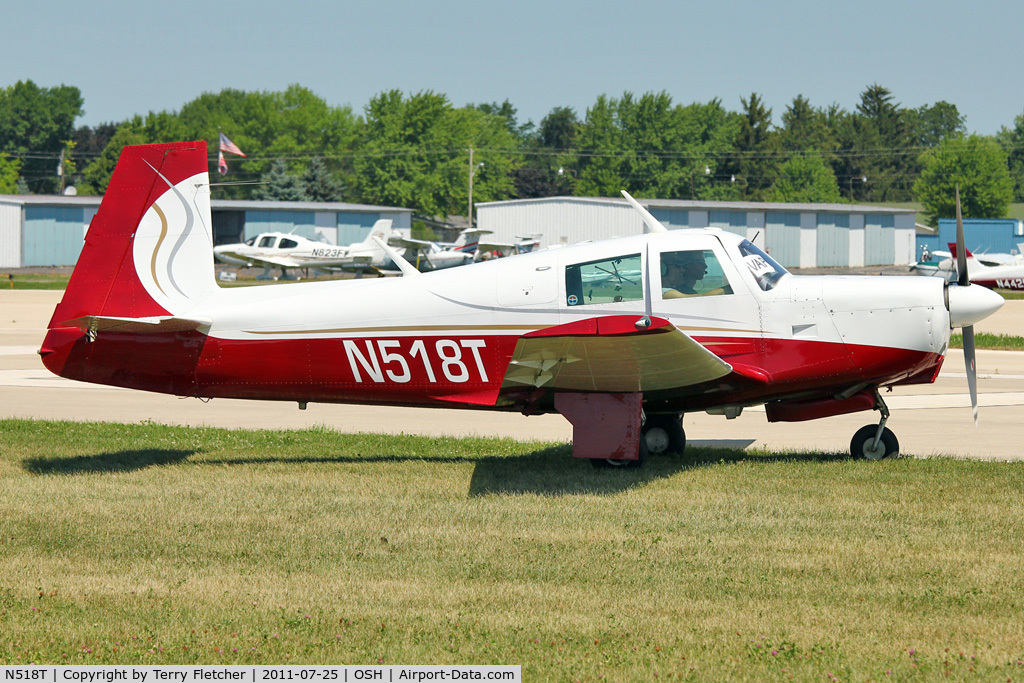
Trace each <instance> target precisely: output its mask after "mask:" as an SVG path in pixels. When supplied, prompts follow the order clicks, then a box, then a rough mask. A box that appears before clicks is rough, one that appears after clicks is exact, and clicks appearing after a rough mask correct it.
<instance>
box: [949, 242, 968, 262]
mask: <svg viewBox="0 0 1024 683" xmlns="http://www.w3.org/2000/svg"><path fill="white" fill-rule="evenodd" d="M946 246H948V247H949V253H950V254H952V255H953V260H954V261H955V260H956V242H947V243H946ZM964 255H965V256H966V257H967V258H974V254H972V253H971V250H970V249H968V248H967V247H964Z"/></svg>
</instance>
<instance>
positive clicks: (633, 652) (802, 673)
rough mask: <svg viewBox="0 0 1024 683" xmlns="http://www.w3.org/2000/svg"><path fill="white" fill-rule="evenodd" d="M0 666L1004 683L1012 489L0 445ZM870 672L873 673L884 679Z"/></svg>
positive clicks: (931, 468)
mask: <svg viewBox="0 0 1024 683" xmlns="http://www.w3.org/2000/svg"><path fill="white" fill-rule="evenodd" d="M0 443H2V446H0V661H3V662H6V663H25V662H28V661H36V662H44V663H69V664H100V663H126V664H129V663H130V664H161V663H163V664H166V663H216V664H220V663H228V664H240V663H353V664H355V663H365V664H376V663H378V662H383V663H387V664H398V663H404V664H429V663H459V664H482V663H502V664H521V665H522V666H523V678H524V680H530V681H534V680H536V681H547V680H555V681H560V680H589V681H607V680H611V681H618V680H651V679H653V678H654V674H655V673H657V674H658V676H659V678H669V679H671V680H676V679H682V680H707V681H720V680H751V681H762V680H778V679H785V680H789V677H790V676H792V677H793V678H794V679H795V680H808V681H810V680H828V679H829V677H830V675H831V676H835V677H836V678H837V679H839V680H843V681H846V680H882V679H890V678H891V679H893V680H922V681H926V680H935V679H938V678H940V677H945V676H946V675H947V674H949V677H950V678H952V679H953V680H964V679H970V680H996V679H999V680H1005V679H1007V678H1012V679H1013V680H1017V679H1019V678H1020V677H1022V676H1024V665H1022V664H1019V663H1018V662H1019V661H1021V660H1024V626H1022V624H1024V619H1022V612H1024V574H1022V572H1021V571H1020V568H1021V567H1022V566H1024V545H1022V544H1021V538H1022V537H1024V498H1022V496H1021V495H1020V491H1021V490H1022V489H1024V465H1022V464H1017V463H984V462H974V461H961V460H953V459H942V458H938V459H929V460H911V459H897V460H892V461H882V462H866V461H855V460H851V459H849V458H848V457H847V456H844V455H836V454H819V453H793V454H770V453H749V452H743V451H735V450H711V449H702V448H691V449H690V451H689V452H688V454H687V456H686V457H661V458H655V459H652V460H651V461H649V462H648V463H647V465H646V466H645V467H644V468H643V469H641V470H639V471H618V470H611V471H595V470H593V469H592V468H591V467H590V466H589V464H588V463H586V462H581V461H577V460H574V459H572V457H571V456H570V448H569V447H568V446H566V445H555V444H544V443H521V442H516V441H512V440H497V439H494V440H490V439H431V438H423V437H414V436H393V437H392V436H379V435H346V434H339V433H335V432H333V431H330V430H328V429H314V430H307V431H294V432H291V431H288V432H267V431H227V430H219V429H187V428H178V427H166V426H159V425H155V424H142V425H112V424H80V423H66V422H63V423H62V422H37V421H23V420H6V421H0ZM887 672H891V675H889V674H888V673H887Z"/></svg>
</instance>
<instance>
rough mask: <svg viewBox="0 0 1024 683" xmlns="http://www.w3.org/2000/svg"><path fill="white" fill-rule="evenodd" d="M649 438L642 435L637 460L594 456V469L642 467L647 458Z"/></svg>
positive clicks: (592, 461)
mask: <svg viewBox="0 0 1024 683" xmlns="http://www.w3.org/2000/svg"><path fill="white" fill-rule="evenodd" d="M647 455H648V450H647V440H646V439H645V438H643V435H642V434H641V436H640V449H639V450H638V451H637V458H636V460H626V459H625V458H592V459H591V460H590V464H591V465H593V467H594V469H599V470H603V469H607V468H612V469H615V468H620V469H624V470H632V469H636V468H638V467H642V466H643V464H644V462H645V461H646V460H647Z"/></svg>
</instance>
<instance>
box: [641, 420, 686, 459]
mask: <svg viewBox="0 0 1024 683" xmlns="http://www.w3.org/2000/svg"><path fill="white" fill-rule="evenodd" d="M682 420H683V416H682V415H666V414H661V415H651V416H649V417H648V418H647V421H646V422H645V423H644V426H643V428H642V429H641V431H640V433H641V434H642V435H643V437H644V440H645V441H646V442H647V450H648V452H649V453H650V454H651V455H662V454H673V455H681V454H682V453H683V451H685V450H686V432H685V431H683V422H682Z"/></svg>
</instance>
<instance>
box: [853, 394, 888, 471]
mask: <svg viewBox="0 0 1024 683" xmlns="http://www.w3.org/2000/svg"><path fill="white" fill-rule="evenodd" d="M875 405H876V407H877V408H878V412H879V413H881V415H882V419H881V420H880V421H879V422H878V424H877V425H865V426H863V427H861V428H860V429H858V430H857V432H856V433H855V434H854V435H853V440H852V441H850V454H851V455H853V457H855V458H867V459H868V460H881V459H882V458H894V457H896V456H897V455H899V452H900V442H899V440H897V439H896V435H895V434H893V433H892V430H891V429H889V428H888V427H886V426H885V422H886V420H888V419H889V407H888V406H887V405H885V401H883V400H882V396H881V394H879V393H878V392H877V391H876V392H875Z"/></svg>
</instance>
